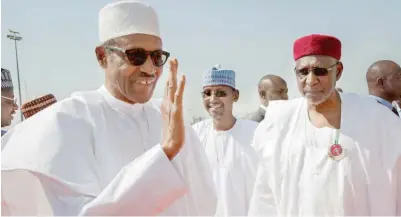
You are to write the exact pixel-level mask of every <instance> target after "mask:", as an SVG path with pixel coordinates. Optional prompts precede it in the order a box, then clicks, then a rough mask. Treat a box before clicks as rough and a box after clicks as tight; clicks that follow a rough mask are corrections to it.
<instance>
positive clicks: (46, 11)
mask: <svg viewBox="0 0 401 217" xmlns="http://www.w3.org/2000/svg"><path fill="white" fill-rule="evenodd" d="M109 2H112V1H111V0H85V1H84V0H70V1H55V0H2V1H1V3H2V4H1V33H2V34H1V67H3V68H7V69H9V70H11V72H12V76H13V80H14V85H15V86H17V75H16V62H15V50H14V43H13V41H11V40H9V39H7V37H6V35H7V34H8V29H12V30H15V31H19V32H20V34H21V36H22V37H23V40H22V41H20V42H19V43H18V53H19V61H20V62H19V65H20V76H21V87H22V98H23V102H24V101H27V100H30V99H32V98H34V97H36V96H40V95H44V94H47V93H53V94H54V95H55V96H56V97H57V99H58V100H62V99H64V98H66V97H68V96H69V95H70V94H71V93H72V92H75V91H79V90H91V89H96V88H98V87H100V86H101V85H102V83H103V80H104V79H103V78H104V72H103V71H102V70H101V68H100V67H99V66H98V65H97V62H96V57H95V52H94V49H95V47H96V45H98V43H99V40H98V34H97V33H98V28H97V27H98V23H97V21H98V11H99V10H100V9H101V8H102V7H103V6H105V5H106V4H107V3H109ZM148 2H149V3H150V4H152V5H153V6H154V7H155V9H156V11H157V12H158V14H159V20H160V25H161V32H162V37H163V41H164V47H165V50H167V51H169V52H170V53H171V54H172V56H173V57H177V58H178V60H179V62H180V64H179V65H180V68H179V71H180V72H182V73H185V74H186V75H187V80H188V82H187V87H186V90H185V106H186V116H187V117H191V116H193V115H204V116H206V112H205V111H204V109H203V106H202V101H201V95H200V91H201V85H202V80H201V75H202V73H203V72H204V71H205V70H208V69H210V68H211V67H213V66H214V65H216V64H221V65H222V67H224V68H229V69H233V70H235V71H236V75H237V78H236V82H237V87H238V89H239V90H240V100H239V101H238V102H237V103H236V105H235V108H234V112H235V114H243V113H248V112H251V111H252V110H255V109H257V107H258V100H257V86H256V85H257V82H258V80H259V79H260V78H261V77H262V76H263V75H265V74H277V75H280V76H282V77H283V78H284V79H286V80H287V83H288V85H289V96H290V98H295V97H299V96H300V95H299V93H298V91H297V88H296V85H295V76H294V73H293V67H294V63H293V59H292V45H293V42H294V40H296V39H297V38H299V37H301V36H304V35H307V34H312V33H320V34H330V35H334V36H336V37H338V38H339V39H340V40H341V41H342V45H343V49H342V52H343V57H342V61H343V63H344V73H343V77H342V78H341V80H340V81H339V84H338V86H340V87H341V88H342V89H343V90H344V91H346V92H357V93H361V94H367V86H366V81H365V73H366V69H367V68H368V67H369V66H370V65H371V64H372V63H373V62H375V61H377V60H379V59H390V60H394V61H396V62H398V63H401V28H400V23H401V13H400V11H401V1H400V0H383V1H379V0H376V1H369V0H337V1H323V0H321V1H316V0H303V1H295V0H294V1H289V0H281V1H279V0H277V1H268V0H247V1H239V0H219V1H216V0H202V1H201V0H197V1H195V0H193V1H189V0H176V1H167V0H148ZM166 74H167V70H165V73H164V76H163V77H162V79H161V80H159V85H158V87H157V90H156V92H155V97H161V96H162V89H163V88H162V85H163V84H164V82H163V81H164V80H165V78H166V76H165V75H166ZM16 95H17V93H16ZM15 119H17V120H18V119H19V116H18V115H17V116H16V118H15Z"/></svg>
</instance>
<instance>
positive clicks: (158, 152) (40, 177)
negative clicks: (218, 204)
mask: <svg viewBox="0 0 401 217" xmlns="http://www.w3.org/2000/svg"><path fill="white" fill-rule="evenodd" d="M81 106H84V105H81V104H79V103H74V102H72V101H67V102H64V103H63V106H61V105H60V104H58V105H57V104H56V105H55V106H53V108H52V109H55V110H57V112H42V113H39V114H37V115H36V116H33V117H32V118H30V119H28V120H26V121H24V122H23V123H21V124H19V125H18V126H16V127H15V128H14V129H13V130H11V131H10V132H9V133H8V135H7V136H5V137H3V138H2V142H4V143H5V144H6V145H5V148H4V149H3V150H2V189H3V191H2V199H3V201H2V208H3V209H4V210H6V211H7V212H8V214H10V215H64V216H67V215H78V214H80V215H158V214H160V213H161V212H162V211H164V210H166V208H168V207H170V206H171V205H172V204H173V203H174V202H175V201H176V200H177V199H179V198H182V196H183V195H185V194H186V193H187V192H188V190H192V191H193V192H191V195H193V197H199V198H191V199H192V200H194V201H195V204H196V205H198V206H199V207H195V208H198V210H199V209H201V208H205V211H204V212H200V215H202V214H208V213H213V212H214V207H215V204H214V203H215V200H214V194H213V192H212V190H211V188H210V189H208V188H207V186H206V187H203V188H200V189H194V188H196V187H199V186H200V185H196V184H199V183H200V182H206V183H207V182H208V180H207V176H205V173H208V172H209V171H207V170H205V169H204V168H199V166H198V168H194V166H192V167H191V165H190V166H189V167H188V168H189V169H188V170H194V171H191V174H189V173H187V174H185V173H184V174H183V173H182V172H187V171H185V170H184V169H183V168H182V163H185V162H177V163H175V162H174V161H175V160H176V159H174V160H173V162H170V161H169V160H168V158H167V156H166V155H165V153H164V152H163V150H162V149H161V147H160V145H156V146H155V147H153V148H152V149H150V150H148V151H147V152H146V153H144V154H142V155H141V156H140V157H138V158H136V159H135V160H134V161H133V162H132V163H130V164H128V165H126V166H125V167H123V168H122V169H121V170H120V172H119V173H118V174H117V176H116V177H115V178H114V179H113V180H112V181H111V182H110V183H109V184H108V185H107V186H104V187H103V186H100V182H99V178H98V172H99V168H97V165H98V164H97V163H96V160H97V159H96V156H95V154H94V148H93V145H94V143H93V138H92V135H93V134H92V130H94V129H93V128H91V127H90V124H89V123H87V122H86V121H83V120H85V119H83V118H82V117H80V116H81V115H84V113H85V108H80V107H81ZM71 109H75V110H76V113H75V116H74V115H71V114H70V112H71ZM65 111H68V112H65ZM191 135H192V136H191ZM134 142H135V141H133V143H134ZM188 142H194V143H195V144H194V145H198V144H199V140H197V137H195V138H194V137H193V133H189V134H188V136H187V137H186V144H184V147H187V146H188ZM183 149H184V148H183ZM182 151H183V150H182ZM184 151H186V152H190V151H194V150H192V149H190V150H187V149H184ZM194 152H195V153H193V155H191V156H190V157H194V156H195V157H196V154H197V153H201V152H196V150H195V151H194ZM179 154H181V152H180V153H179ZM191 160H194V159H192V158H191ZM192 165H196V163H192ZM198 165H199V164H198ZM206 165H207V164H206ZM197 169H200V171H196V170H197ZM21 176H22V177H21ZM186 176H188V177H186ZM188 179H197V180H196V181H197V182H195V183H194V184H192V183H189V182H188V181H191V180H188ZM202 186H205V183H202ZM200 191H202V192H200ZM202 196H203V197H202ZM199 200H205V201H199ZM190 208H193V209H195V208H194V207H190ZM190 208H188V209H190ZM191 211H192V210H190V211H189V213H190V214H192V213H193V212H191ZM201 211H203V210H201Z"/></svg>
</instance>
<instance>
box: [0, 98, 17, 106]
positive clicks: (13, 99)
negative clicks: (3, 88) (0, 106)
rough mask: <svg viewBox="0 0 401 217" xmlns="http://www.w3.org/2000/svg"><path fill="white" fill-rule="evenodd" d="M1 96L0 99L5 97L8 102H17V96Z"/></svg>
mask: <svg viewBox="0 0 401 217" xmlns="http://www.w3.org/2000/svg"><path fill="white" fill-rule="evenodd" d="M1 98H2V99H6V100H8V101H9V102H13V104H17V98H9V97H6V96H1Z"/></svg>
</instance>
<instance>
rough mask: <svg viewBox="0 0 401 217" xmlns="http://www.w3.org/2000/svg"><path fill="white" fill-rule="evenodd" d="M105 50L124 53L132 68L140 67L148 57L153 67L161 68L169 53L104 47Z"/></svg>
mask: <svg viewBox="0 0 401 217" xmlns="http://www.w3.org/2000/svg"><path fill="white" fill-rule="evenodd" d="M105 48H106V49H109V50H115V51H120V52H123V53H125V55H126V56H127V58H128V60H129V62H130V63H131V64H132V65H134V66H140V65H143V64H144V63H145V62H146V60H147V59H148V56H150V58H151V59H152V62H153V65H154V66H157V67H160V66H163V65H164V64H165V63H166V62H167V59H168V58H169V56H170V53H169V52H167V51H163V50H155V51H146V50H145V49H143V48H133V49H129V50H125V49H122V48H119V47H109V46H105Z"/></svg>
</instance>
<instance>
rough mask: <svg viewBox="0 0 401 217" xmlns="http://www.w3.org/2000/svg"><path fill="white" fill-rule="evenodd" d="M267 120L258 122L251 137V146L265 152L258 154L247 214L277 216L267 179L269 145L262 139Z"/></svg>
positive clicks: (270, 185) (269, 183)
mask: <svg viewBox="0 0 401 217" xmlns="http://www.w3.org/2000/svg"><path fill="white" fill-rule="evenodd" d="M266 123H267V122H265V123H262V124H259V126H258V127H257V129H256V131H255V135H254V139H253V145H252V146H253V147H258V148H259V149H258V151H259V152H265V151H266V152H265V154H259V156H260V159H259V165H258V169H257V173H256V179H255V185H254V188H253V193H252V198H251V201H250V206H249V211H248V215H249V216H278V214H279V213H278V209H277V204H276V200H275V197H274V194H273V191H272V185H273V184H274V183H271V180H269V174H270V172H271V171H270V170H272V168H269V167H270V166H271V163H270V162H271V157H272V154H273V153H272V152H271V150H268V149H269V148H270V147H266V146H265V144H264V143H263V141H265V136H266V135H268V133H266V131H265V130H264V129H265V126H264V125H266Z"/></svg>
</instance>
